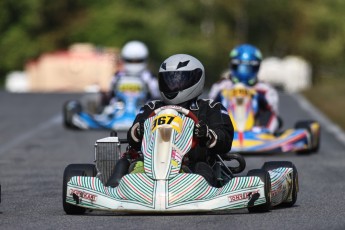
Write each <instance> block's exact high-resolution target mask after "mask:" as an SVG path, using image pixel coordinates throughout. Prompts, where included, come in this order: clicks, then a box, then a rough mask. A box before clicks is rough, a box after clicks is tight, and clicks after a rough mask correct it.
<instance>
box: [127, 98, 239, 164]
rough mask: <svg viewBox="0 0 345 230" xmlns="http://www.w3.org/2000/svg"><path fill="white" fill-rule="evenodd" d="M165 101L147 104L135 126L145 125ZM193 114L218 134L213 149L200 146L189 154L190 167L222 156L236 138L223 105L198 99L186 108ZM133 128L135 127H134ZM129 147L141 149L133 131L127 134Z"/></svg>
mask: <svg viewBox="0 0 345 230" xmlns="http://www.w3.org/2000/svg"><path fill="white" fill-rule="evenodd" d="M165 105H166V104H165V103H164V102H163V101H151V102H148V103H147V104H145V105H144V106H143V107H142V108H141V109H140V112H139V114H138V115H137V117H136V118H135V120H134V122H133V125H134V124H136V123H137V122H140V123H144V121H145V120H146V119H147V118H148V117H149V115H150V114H151V113H152V111H154V110H155V109H157V108H160V107H162V106H165ZM184 107H185V108H187V109H189V110H190V111H191V112H193V113H194V114H195V115H196V117H197V118H198V120H199V122H200V121H204V122H205V123H206V124H207V126H208V128H209V129H212V130H213V131H214V132H215V134H216V136H217V137H216V144H215V145H214V146H213V147H212V148H207V147H201V146H200V144H199V145H198V146H197V147H195V148H194V149H192V150H190V151H189V152H188V158H189V162H190V166H191V167H193V165H194V164H195V163H196V162H199V161H204V162H206V160H207V157H208V156H212V155H213V156H214V155H215V154H219V155H220V156H222V155H223V154H225V153H228V152H229V151H230V150H231V145H232V140H233V137H234V128H233V125H232V123H231V120H230V117H229V114H228V112H227V111H226V109H225V108H224V107H223V105H222V104H221V103H218V102H214V101H213V100H205V99H197V100H194V101H191V102H190V103H189V105H188V106H184ZM132 127H133V126H132ZM127 139H128V142H129V145H130V146H131V147H133V148H134V149H136V150H137V151H139V150H140V148H141V142H135V141H134V140H133V138H132V136H131V129H129V131H128V133H127Z"/></svg>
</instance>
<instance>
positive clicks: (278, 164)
mask: <svg viewBox="0 0 345 230" xmlns="http://www.w3.org/2000/svg"><path fill="white" fill-rule="evenodd" d="M277 168H292V189H291V191H290V192H291V197H292V199H291V201H288V202H283V203H281V204H279V205H278V206H280V207H292V206H293V205H294V204H295V203H296V201H297V193H298V190H299V185H298V172H297V168H296V166H295V165H294V164H293V163H292V162H290V161H270V162H265V163H264V165H263V166H262V169H265V170H267V171H269V170H274V169H277Z"/></svg>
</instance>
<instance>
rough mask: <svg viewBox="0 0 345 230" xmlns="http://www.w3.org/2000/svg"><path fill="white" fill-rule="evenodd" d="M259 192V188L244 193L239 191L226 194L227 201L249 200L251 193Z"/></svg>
mask: <svg viewBox="0 0 345 230" xmlns="http://www.w3.org/2000/svg"><path fill="white" fill-rule="evenodd" d="M256 193H259V190H256V191H253V192H244V193H239V194H235V195H231V196H228V200H229V202H230V203H231V202H235V201H239V200H246V199H247V200H250V199H251V198H252V195H253V194H256Z"/></svg>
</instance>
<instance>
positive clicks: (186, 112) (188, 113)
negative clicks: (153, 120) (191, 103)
mask: <svg viewBox="0 0 345 230" xmlns="http://www.w3.org/2000/svg"><path fill="white" fill-rule="evenodd" d="M164 109H174V110H176V111H177V112H179V113H182V114H184V115H185V116H186V117H189V118H190V119H192V120H193V121H194V124H198V123H199V119H198V118H197V117H196V116H195V114H194V113H192V112H191V111H190V110H188V109H186V108H183V107H181V106H178V105H166V106H162V107H160V108H158V109H155V110H154V111H152V113H151V114H150V116H149V118H150V117H153V116H155V115H156V114H158V113H159V112H160V111H162V110H164ZM198 142H199V140H198V138H197V137H196V136H194V135H193V141H192V147H191V148H192V149H193V148H195V147H196V145H197V144H198Z"/></svg>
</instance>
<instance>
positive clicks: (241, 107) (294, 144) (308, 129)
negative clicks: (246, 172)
mask: <svg viewBox="0 0 345 230" xmlns="http://www.w3.org/2000/svg"><path fill="white" fill-rule="evenodd" d="M220 101H221V103H222V104H223V105H224V107H225V108H226V109H227V110H228V113H229V115H230V119H231V121H232V123H233V125H234V129H235V133H234V141H233V144H232V150H231V151H232V152H240V153H279V152H297V153H314V152H317V151H318V150H319V146H320V124H319V123H318V122H316V121H312V120H306V121H298V122H297V123H296V124H295V127H294V128H293V129H286V130H283V131H280V132H277V133H272V132H270V131H269V130H267V129H266V128H264V127H263V126H259V125H258V110H259V109H258V94H257V92H256V91H255V90H254V89H252V88H248V87H246V86H245V85H244V84H242V83H238V84H235V85H234V86H233V88H231V89H224V90H222V91H221V93H220Z"/></svg>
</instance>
